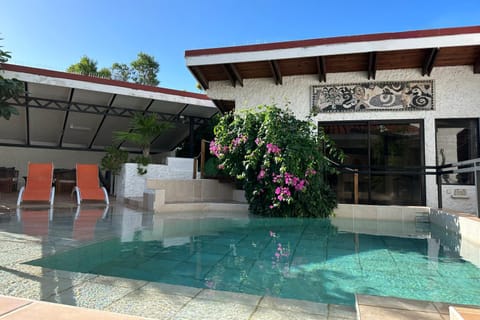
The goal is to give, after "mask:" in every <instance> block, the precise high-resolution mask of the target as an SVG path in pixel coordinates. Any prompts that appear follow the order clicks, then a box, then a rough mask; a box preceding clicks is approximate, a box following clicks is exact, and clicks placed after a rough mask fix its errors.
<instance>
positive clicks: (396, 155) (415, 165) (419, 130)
mask: <svg viewBox="0 0 480 320" xmlns="http://www.w3.org/2000/svg"><path fill="white" fill-rule="evenodd" d="M319 125H320V126H321V127H323V128H324V130H325V132H326V133H327V134H328V135H329V136H330V137H331V138H332V139H333V140H334V141H335V143H336V144H337V146H338V147H339V148H341V149H342V150H343V151H344V153H345V161H344V165H345V167H348V168H351V169H355V170H358V172H359V176H358V178H359V179H358V180H359V182H358V188H359V203H364V204H386V205H394V204H396V205H424V204H425V179H424V177H423V175H422V174H421V173H422V171H423V169H422V167H423V164H424V154H423V153H424V152H423V150H424V148H423V122H422V121H420V120H419V121H364V122H342V123H338V122H335V123H319ZM353 181H354V179H353V174H352V173H350V172H348V171H344V172H342V173H341V174H340V175H339V176H338V177H336V178H335V179H334V180H333V184H334V188H335V190H336V192H337V197H338V201H339V202H340V203H353V199H354V194H353V190H354V185H353Z"/></svg>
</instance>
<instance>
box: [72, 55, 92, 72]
mask: <svg viewBox="0 0 480 320" xmlns="http://www.w3.org/2000/svg"><path fill="white" fill-rule="evenodd" d="M67 71H68V72H74V73H78V74H83V75H87V76H88V75H96V74H97V73H98V71H97V61H95V60H93V59H90V58H89V57H87V56H83V57H82V58H80V61H79V62H77V63H75V64H72V65H71V66H70V67H68V69H67Z"/></svg>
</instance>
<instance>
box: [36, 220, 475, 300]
mask: <svg viewBox="0 0 480 320" xmlns="http://www.w3.org/2000/svg"><path fill="white" fill-rule="evenodd" d="M376 223H377V222H372V224H376ZM334 224H337V225H345V224H346V225H351V224H352V221H341V220H337V221H336V222H334ZM366 226H367V227H366V230H367V231H366V232H365V233H362V232H357V233H352V232H344V231H341V230H342V228H337V227H335V226H334V225H333V224H332V223H331V221H330V220H324V219H272V218H269V219H263V218H253V219H231V220H230V219H220V218H208V219H196V220H190V219H167V220H161V223H156V224H155V226H154V227H153V228H151V229H144V230H142V231H140V232H137V233H135V236H134V238H133V240H130V241H124V242H122V241H121V239H120V238H114V239H110V240H107V241H103V242H98V243H94V244H90V245H87V246H84V247H81V248H77V249H72V250H70V251H66V252H63V253H59V254H56V255H53V256H49V257H46V258H43V259H40V260H35V261H31V262H29V264H33V265H37V266H43V267H47V268H53V269H62V270H69V271H76V272H88V273H94V274H101V275H109V276H119V277H125V278H132V279H142V280H148V281H157V282H165V283H170V284H177V285H187V286H194V287H202V288H212V289H217V290H227V291H235V292H243V293H249V294H256V295H265V294H266V295H271V296H277V297H283V298H294V299H303V300H311V301H316V302H323V303H334V304H347V305H353V304H354V293H355V292H357V293H363V294H373V295H384V296H397V297H405V298H413V299H422V300H432V301H444V302H451V303H461V304H474V305H480V295H479V293H480V270H479V269H478V268H477V267H476V266H475V265H474V264H472V263H470V262H467V261H466V260H464V259H462V257H461V256H460V255H459V253H458V249H459V248H458V247H459V242H458V238H457V236H456V235H454V234H453V235H448V234H444V233H442V232H441V231H439V230H430V229H429V225H425V224H421V225H415V224H412V225H410V226H409V228H407V231H405V224H402V223H401V222H400V223H398V224H396V223H393V222H390V223H387V224H384V225H383V227H378V226H376V227H375V228H376V229H375V230H376V233H378V231H379V229H382V228H383V229H385V230H386V229H388V230H390V232H391V234H400V235H401V236H389V235H382V236H380V235H373V234H368V228H369V225H368V223H367V224H366ZM409 230H410V231H409ZM411 230H413V231H411Z"/></svg>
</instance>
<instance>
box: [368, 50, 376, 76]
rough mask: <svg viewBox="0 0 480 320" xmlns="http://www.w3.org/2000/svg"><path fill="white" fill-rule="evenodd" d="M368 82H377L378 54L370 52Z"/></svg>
mask: <svg viewBox="0 0 480 320" xmlns="http://www.w3.org/2000/svg"><path fill="white" fill-rule="evenodd" d="M367 72H368V80H370V79H373V80H375V75H376V74H377V53H376V52H370V53H369V54H368V70H367Z"/></svg>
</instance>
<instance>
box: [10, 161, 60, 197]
mask: <svg viewBox="0 0 480 320" xmlns="http://www.w3.org/2000/svg"><path fill="white" fill-rule="evenodd" d="M52 182H53V163H29V164H28V174H27V183H26V185H25V187H22V188H21V189H20V192H19V193H18V200H17V206H19V205H20V204H21V203H22V202H23V201H48V202H50V205H51V206H52V205H53V200H54V198H55V187H52Z"/></svg>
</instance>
